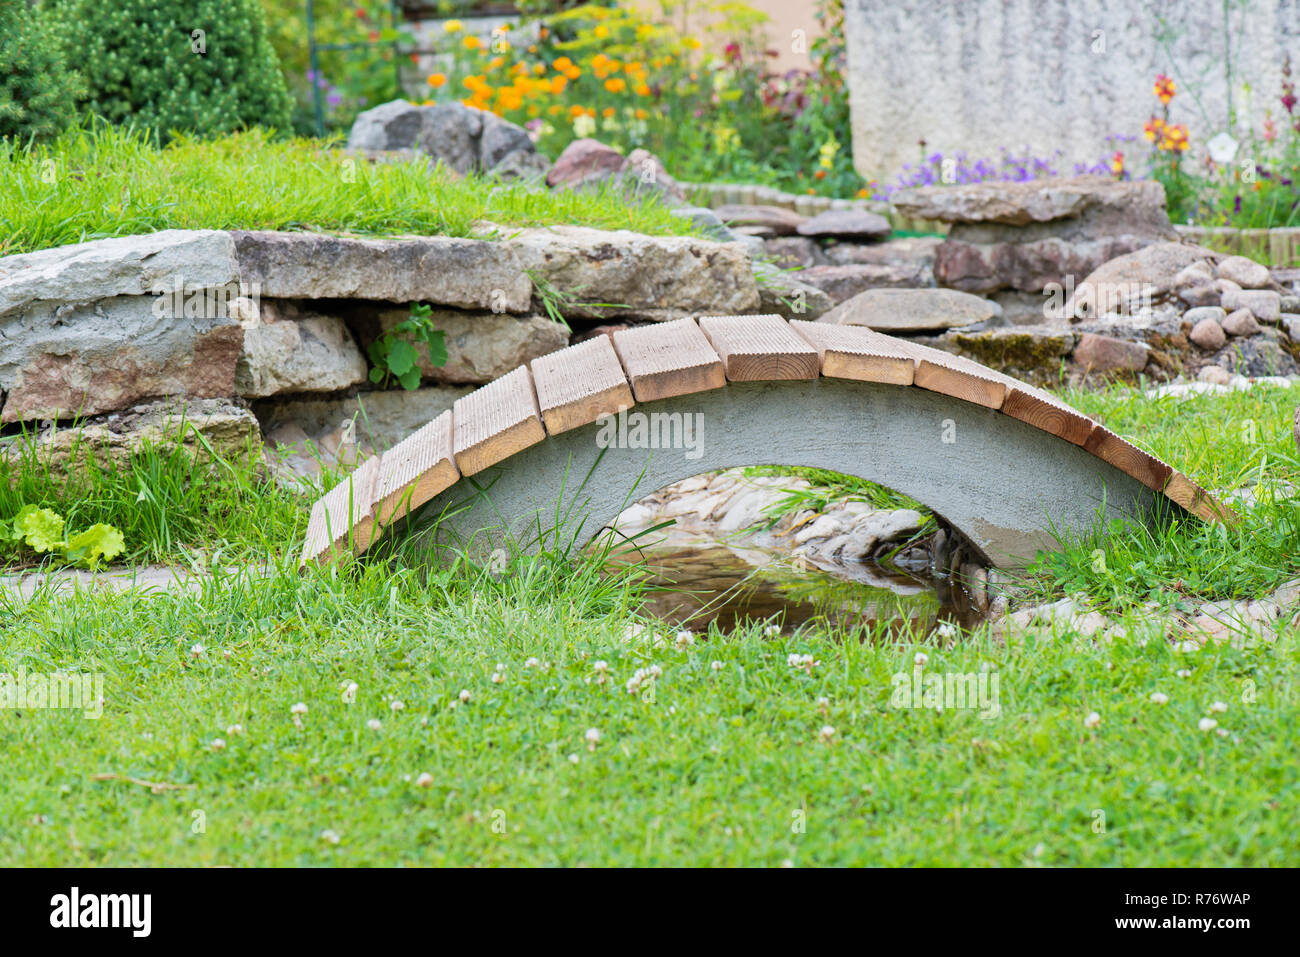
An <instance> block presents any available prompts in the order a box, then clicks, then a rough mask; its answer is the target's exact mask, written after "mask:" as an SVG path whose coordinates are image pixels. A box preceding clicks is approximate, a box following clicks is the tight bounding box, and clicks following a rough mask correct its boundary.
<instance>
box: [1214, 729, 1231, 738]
mask: <svg viewBox="0 0 1300 957" xmlns="http://www.w3.org/2000/svg"><path fill="white" fill-rule="evenodd" d="M1214 733H1215V734H1217V735H1218V736H1219V737H1221V738H1226V737H1227V736H1228V729H1227V728H1218V729H1216V730H1215V732H1214Z"/></svg>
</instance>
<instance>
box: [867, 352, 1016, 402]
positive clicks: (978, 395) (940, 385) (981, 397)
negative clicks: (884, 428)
mask: <svg viewBox="0 0 1300 957" xmlns="http://www.w3.org/2000/svg"><path fill="white" fill-rule="evenodd" d="M890 338H891V339H893V341H894V342H895V343H897V344H898V348H900V349H902V350H903V351H904V352H907V353H909V354H910V355H911V356H912V357H913V358H914V359H915V360H916V376H915V378H914V379H913V382H912V384H913V385H916V386H919V387H920V388H922V389H929V390H930V391H931V392H940V393H942V394H944V395H950V396H952V397H953V398H955V399H961V400H963V401H965V402H973V403H975V404H976V405H982V406H984V407H985V408H988V409H1000V408H1002V403H1003V401H1004V400H1005V399H1006V396H1007V387H1008V384H1009V383H1016V380H1015V379H1012V378H1011V377H1010V376H1005V375H1003V374H1002V373H1000V372H995V371H994V370H993V369H990V368H988V367H987V366H982V365H980V364H979V363H978V362H975V361H974V360H973V359H967V358H965V357H964V356H955V355H953V354H952V353H950V352H944V351H943V350H942V349H932V348H930V347H929V346H922V345H918V344H917V343H915V342H908V341H906V340H904V339H894V338H893V337H892V336H891V337H890Z"/></svg>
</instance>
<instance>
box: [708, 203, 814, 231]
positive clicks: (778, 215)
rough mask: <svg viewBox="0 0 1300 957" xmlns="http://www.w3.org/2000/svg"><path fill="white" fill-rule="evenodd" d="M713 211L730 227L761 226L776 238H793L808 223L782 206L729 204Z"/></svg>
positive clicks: (802, 217) (805, 219) (804, 218)
mask: <svg viewBox="0 0 1300 957" xmlns="http://www.w3.org/2000/svg"><path fill="white" fill-rule="evenodd" d="M713 211H714V212H715V213H717V214H718V218H719V219H721V220H722V221H723V222H724V223H726V224H727V225H728V226H732V227H735V226H761V227H763V228H764V229H770V230H771V231H772V235H774V236H791V235H793V234H794V233H795V232H797V231H798V229H799V227H800V226H801V225H803V224H804V223H805V222H807V221H808V220H807V218H806V217H804V216H800V215H799V214H798V213H796V212H794V211H793V210H789V209H784V208H782V207H780V206H746V205H741V204H727V205H724V206H717V207H715V208H714V210H713Z"/></svg>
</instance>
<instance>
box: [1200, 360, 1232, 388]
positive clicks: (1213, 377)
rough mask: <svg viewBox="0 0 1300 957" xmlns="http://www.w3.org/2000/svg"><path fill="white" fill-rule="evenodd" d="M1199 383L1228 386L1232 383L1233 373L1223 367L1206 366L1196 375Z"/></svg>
mask: <svg viewBox="0 0 1300 957" xmlns="http://www.w3.org/2000/svg"><path fill="white" fill-rule="evenodd" d="M1196 381H1197V382H1208V383H1210V384H1211V385H1224V386H1226V385H1227V384H1228V383H1229V382H1231V381H1232V373H1231V372H1229V371H1228V370H1227V369H1225V368H1223V366H1214V365H1210V366H1205V367H1203V368H1202V369H1201V371H1200V372H1198V373H1197V374H1196Z"/></svg>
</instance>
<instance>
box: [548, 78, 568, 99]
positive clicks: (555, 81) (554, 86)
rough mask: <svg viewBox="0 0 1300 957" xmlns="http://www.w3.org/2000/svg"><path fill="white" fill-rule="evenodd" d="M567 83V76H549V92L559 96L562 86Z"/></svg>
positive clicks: (562, 89)
mask: <svg viewBox="0 0 1300 957" xmlns="http://www.w3.org/2000/svg"><path fill="white" fill-rule="evenodd" d="M568 85H569V78H568V77H567V76H553V77H551V93H552V94H553V95H554V96H559V95H560V94H561V93H563V92H564V88H565V87H566V86H568Z"/></svg>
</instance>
